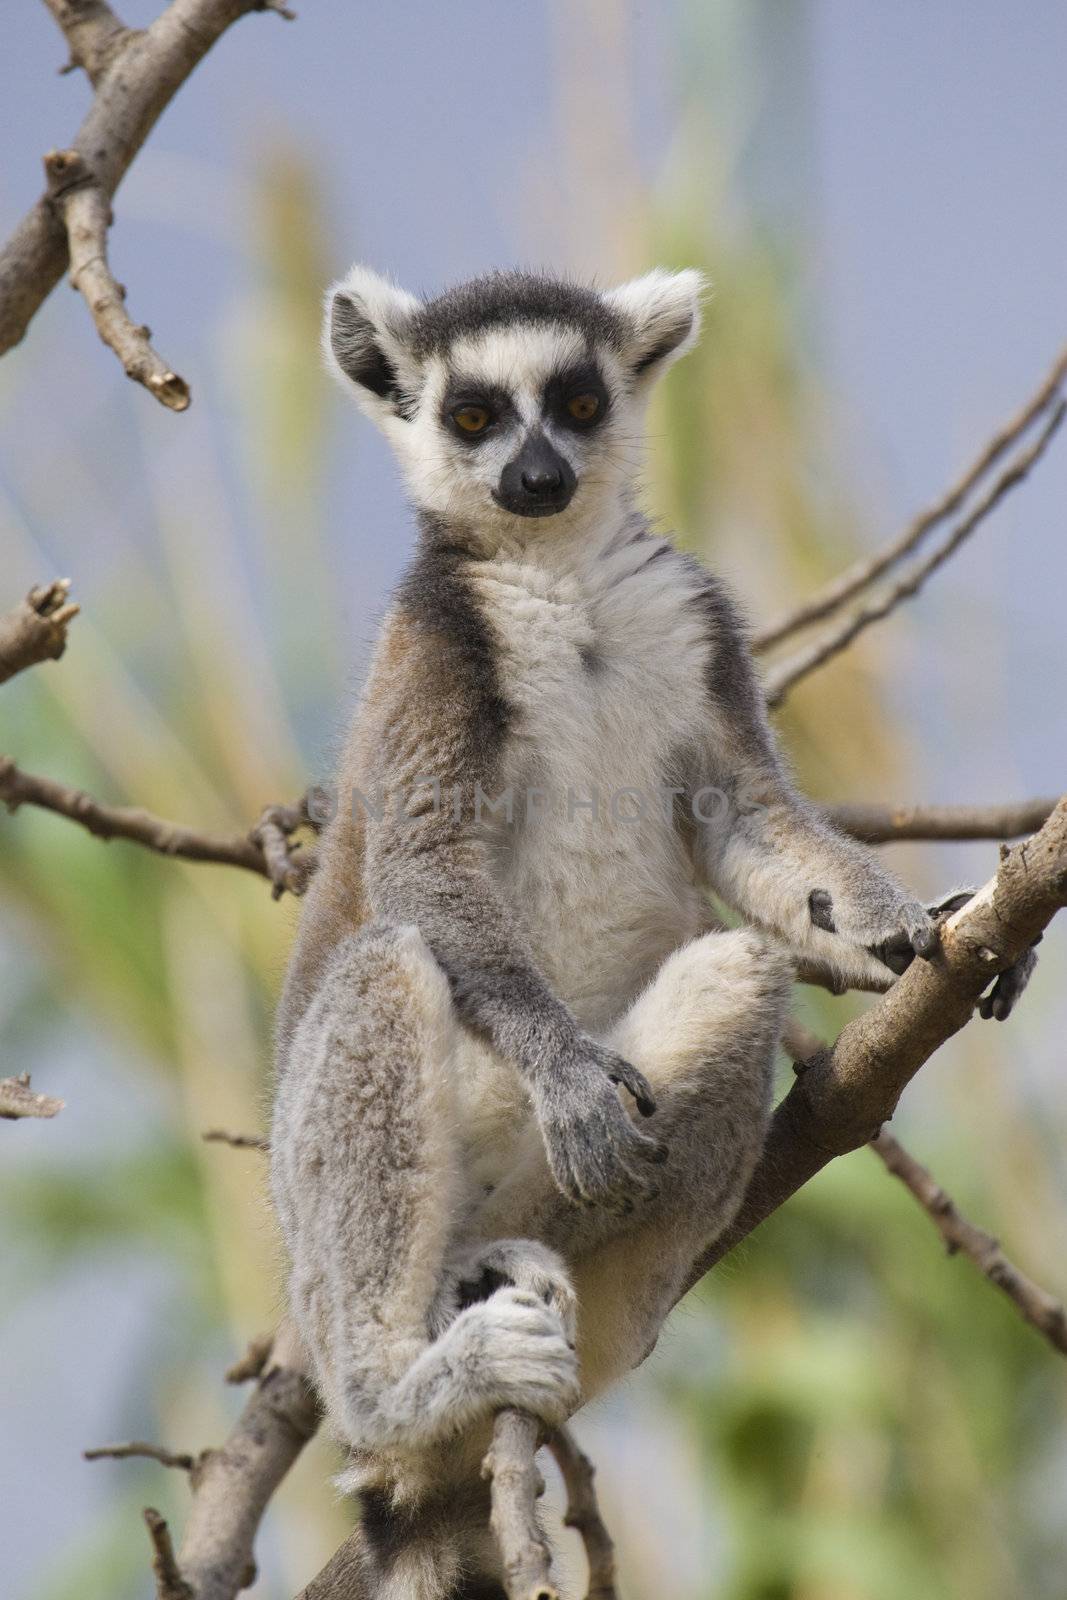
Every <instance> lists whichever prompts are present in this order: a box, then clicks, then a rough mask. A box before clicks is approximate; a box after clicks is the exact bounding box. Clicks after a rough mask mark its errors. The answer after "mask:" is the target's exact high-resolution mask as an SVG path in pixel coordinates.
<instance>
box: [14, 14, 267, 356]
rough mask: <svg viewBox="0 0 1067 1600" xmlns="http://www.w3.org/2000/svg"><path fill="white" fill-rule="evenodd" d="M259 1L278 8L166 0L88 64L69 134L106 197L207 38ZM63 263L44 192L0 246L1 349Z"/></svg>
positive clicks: (18, 334)
mask: <svg viewBox="0 0 1067 1600" xmlns="http://www.w3.org/2000/svg"><path fill="white" fill-rule="evenodd" d="M265 9H271V10H276V11H279V12H281V11H282V8H281V7H280V6H271V7H269V8H268V7H267V6H266V5H264V4H263V0H171V4H170V5H169V6H167V8H166V10H165V11H163V12H161V13H160V15H159V16H158V17H157V18H156V20H155V21H154V22H153V23H152V24H151V26H150V27H148V28H146V29H144V30H129V31H128V32H127V33H126V34H125V36H124V37H123V38H121V39H119V38H118V37H116V38H115V39H114V41H113V50H112V54H111V56H110V59H109V60H108V61H107V62H106V63H102V62H100V61H97V62H96V63H95V65H94V70H95V71H96V72H97V79H96V83H95V88H96V93H95V96H94V98H93V103H92V105H91V106H90V108H89V111H88V113H87V115H86V117H85V120H84V121H83V123H82V125H81V127H80V128H79V130H78V133H77V135H76V137H75V138H74V140H73V142H72V148H73V149H74V150H76V151H77V153H78V155H79V156H81V158H82V160H83V161H84V162H86V164H87V165H88V167H89V168H90V170H91V172H92V175H93V178H94V180H95V182H96V183H97V184H98V185H99V187H100V190H101V193H102V194H103V195H104V196H105V197H106V198H107V199H108V200H110V199H111V198H112V196H113V195H114V193H115V191H116V189H117V188H118V186H119V184H120V183H121V181H122V179H123V177H124V175H125V173H126V171H127V170H128V168H129V166H130V163H131V161H132V160H133V158H134V157H135V156H136V154H137V152H138V150H140V148H141V146H142V144H143V143H144V141H145V139H146V138H147V137H148V135H149V133H150V132H151V131H152V128H153V127H154V126H155V123H156V120H157V118H158V117H159V115H160V113H161V112H162V111H163V110H164V109H165V107H166V106H167V105H168V104H169V103H170V101H171V99H172V98H173V96H174V95H175V93H176V92H177V91H178V89H180V88H181V86H182V84H183V83H184V82H185V80H186V78H188V77H189V75H190V73H191V72H192V71H193V70H194V68H195V67H197V66H198V65H199V63H200V62H201V61H202V60H203V58H204V56H205V55H206V54H207V52H208V51H209V50H210V49H211V47H212V45H213V44H215V42H216V41H217V40H218V39H219V38H220V37H221V35H222V34H224V33H225V32H226V29H227V28H229V27H230V26H231V25H232V24H233V23H234V22H236V21H237V20H238V18H239V17H243V16H245V15H246V14H247V13H248V12H250V11H261V10H265ZM52 10H53V14H54V15H56V16H57V20H58V18H59V8H58V6H57V5H53V6H52ZM282 14H284V13H282ZM61 26H62V23H61ZM64 31H66V29H65V30H64ZM68 37H69V35H68ZM84 37H85V38H88V37H89V36H88V35H85V36H84ZM97 37H98V38H99V32H98V34H97ZM66 265H67V230H66V228H65V227H64V225H63V219H62V217H61V216H60V215H59V213H58V211H57V209H56V207H55V205H54V204H53V202H52V199H51V197H50V196H49V195H48V194H47V193H46V194H44V195H42V197H41V198H40V200H38V201H37V204H36V205H35V206H34V207H33V208H32V210H30V211H29V212H28V213H27V214H26V216H25V217H24V218H23V219H22V221H21V222H20V223H19V225H18V227H17V228H16V229H15V232H14V233H13V234H12V236H11V238H10V239H9V240H8V242H7V244H6V245H5V246H4V248H3V250H2V251H0V354H3V352H4V351H5V350H10V349H11V347H12V346H13V345H16V344H18V342H19V340H20V339H21V338H22V337H23V335H24V334H25V332H26V329H27V328H28V327H29V325H30V322H31V321H32V319H33V317H34V315H35V313H36V312H37V310H38V309H39V307H40V306H41V304H42V303H43V301H44V300H45V299H47V297H48V295H50V294H51V292H52V290H53V289H54V288H55V286H56V284H57V283H58V282H59V279H60V278H61V277H62V275H63V272H64V270H65V268H66Z"/></svg>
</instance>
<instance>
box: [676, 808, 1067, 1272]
mask: <svg viewBox="0 0 1067 1600" xmlns="http://www.w3.org/2000/svg"><path fill="white" fill-rule="evenodd" d="M1065 904H1067V797H1064V799H1062V800H1060V801H1059V803H1058V804H1057V806H1056V808H1055V810H1054V811H1053V813H1052V815H1051V816H1050V817H1049V819H1048V821H1047V822H1046V823H1045V825H1044V827H1043V828H1042V829H1041V831H1040V832H1039V833H1037V834H1035V835H1034V837H1033V838H1032V839H1027V840H1025V841H1024V842H1023V843H1022V844H1018V845H1016V846H1014V848H1012V849H1010V850H1006V851H1005V854H1004V856H1003V859H1002V860H1001V863H1000V868H999V870H998V872H997V874H996V876H995V877H994V878H993V879H991V881H990V882H989V883H988V884H987V885H986V886H985V888H984V889H982V890H981V891H980V892H979V893H978V894H977V895H976V896H975V897H974V898H973V899H972V900H970V901H969V902H968V903H967V905H965V906H964V907H963V909H962V910H961V911H958V912H956V913H955V915H954V916H952V917H950V918H949V919H948V921H947V922H946V923H945V924H944V925H943V927H942V929H941V948H940V950H939V952H938V954H937V955H936V956H935V957H934V959H932V960H929V961H926V960H919V959H917V960H915V961H913V962H912V964H911V966H910V967H909V968H908V970H907V971H906V972H905V973H904V974H903V976H902V977H901V978H899V979H898V980H897V982H896V983H895V984H894V985H893V987H892V988H891V989H890V990H889V992H888V994H886V995H885V996H883V998H882V999H881V1000H880V1001H879V1002H878V1004H877V1005H874V1006H872V1007H871V1009H870V1010H869V1011H866V1012H865V1013H864V1014H863V1015H862V1016H861V1017H858V1018H857V1019H856V1020H855V1021H854V1022H850V1023H849V1024H848V1025H847V1026H846V1027H845V1028H844V1029H843V1030H842V1032H841V1033H840V1034H839V1036H838V1038H837V1041H836V1043H835V1044H834V1045H833V1047H832V1048H830V1049H828V1050H822V1051H821V1052H820V1053H819V1054H818V1055H816V1056H815V1057H814V1059H812V1060H810V1061H808V1062H806V1063H805V1064H804V1066H803V1068H802V1070H801V1071H800V1073H799V1075H798V1078H797V1081H796V1083H795V1084H794V1085H793V1087H792V1088H791V1089H790V1090H789V1092H788V1094H786V1096H785V1097H784V1099H783V1100H782V1101H781V1102H780V1103H779V1105H778V1107H777V1109H776V1111H775V1113H774V1116H773V1118H772V1121H771V1126H770V1131H769V1133H768V1137H767V1142H766V1145H765V1147H764V1150H763V1154H762V1156H761V1157H760V1160H759V1162H758V1163H757V1166H756V1170H755V1172H754V1173H753V1176H752V1180H751V1182H750V1184H749V1187H748V1191H747V1193H746V1195H745V1198H744V1201H743V1202H742V1205H741V1209H740V1212H739V1213H738V1216H737V1217H736V1218H735V1220H734V1222H733V1223H732V1224H731V1226H730V1227H729V1228H728V1229H727V1230H726V1232H725V1233H724V1234H723V1235H722V1236H721V1237H720V1238H719V1239H717V1240H716V1241H715V1242H714V1243H713V1244H711V1245H710V1246H709V1247H708V1248H707V1249H706V1250H705V1251H704V1252H703V1254H702V1255H701V1256H700V1258H699V1259H698V1261H697V1262H696V1263H695V1264H694V1268H693V1271H692V1273H691V1275H690V1278H689V1283H688V1285H687V1287H691V1286H692V1285H693V1284H694V1283H696V1282H697V1281H698V1280H699V1279H700V1278H702V1277H703V1276H704V1274H705V1273H706V1272H708V1271H709V1270H710V1269H711V1268H712V1267H713V1266H714V1265H715V1264H716V1262H718V1261H721V1260H722V1258H723V1256H725V1255H727V1254H729V1252H730V1251H731V1250H732V1249H733V1248H734V1246H735V1245H736V1244H738V1243H740V1241H741V1240H742V1239H744V1238H746V1237H747V1236H748V1234H750V1233H751V1232H752V1231H753V1229H754V1228H756V1227H758V1225H759V1224H760V1223H761V1222H762V1221H764V1219H765V1218H766V1217H768V1216H770V1214H771V1213H772V1212H773V1211H776V1210H777V1209H778V1207H779V1206H780V1205H782V1204H784V1202H785V1201H786V1200H788V1199H789V1197H790V1196H791V1195H793V1194H795V1193H796V1191H797V1190H798V1189H800V1188H801V1187H802V1186H803V1185H804V1184H805V1183H807V1181H808V1179H809V1178H812V1177H814V1176H815V1174H816V1173H817V1172H819V1171H821V1169H822V1168H823V1167H824V1166H826V1165H827V1163H828V1162H830V1161H832V1160H833V1158H834V1157H835V1156H838V1155H844V1154H846V1153H847V1152H848V1151H849V1150H855V1149H858V1148H859V1146H860V1145H862V1144H866V1143H867V1142H868V1140H869V1139H871V1138H872V1137H873V1136H874V1133H875V1132H876V1131H877V1129H878V1128H880V1127H881V1125H882V1123H883V1122H887V1121H888V1120H889V1119H890V1117H892V1115H893V1111H894V1110H895V1108H896V1104H897V1101H898V1100H899V1099H900V1096H901V1094H902V1093H903V1091H904V1089H905V1088H906V1087H907V1085H908V1083H909V1082H910V1081H911V1079H912V1077H913V1076H914V1075H915V1073H916V1072H917V1071H918V1070H919V1068H920V1067H921V1066H922V1065H923V1063H924V1062H926V1061H928V1060H929V1058H930V1056H932V1055H933V1053H934V1051H935V1050H936V1049H937V1048H938V1046H939V1045H942V1044H944V1042H945V1040H946V1039H949V1038H951V1037H952V1035H953V1034H954V1033H957V1032H958V1031H959V1029H960V1028H962V1027H963V1026H964V1024H965V1023H966V1022H968V1021H969V1020H970V1017H971V1015H972V1013H973V1011H974V1008H975V1005H976V1004H977V1002H978V1000H979V997H980V996H981V994H982V992H983V990H985V989H986V988H987V987H988V985H989V983H990V982H991V981H992V979H993V978H994V976H995V975H996V974H997V973H998V972H1000V971H1003V970H1004V968H1006V967H1008V966H1010V965H1012V963H1013V962H1015V961H1017V960H1018V959H1019V958H1020V957H1021V956H1022V955H1023V954H1024V953H1025V951H1027V950H1028V949H1029V948H1030V946H1031V945H1032V944H1033V943H1034V941H1035V940H1036V939H1037V937H1038V935H1039V934H1040V933H1042V932H1043V930H1044V929H1045V927H1046V926H1047V925H1048V923H1049V922H1050V921H1051V920H1052V917H1053V916H1054V915H1055V913H1056V912H1057V911H1058V910H1060V909H1061V907H1063V906H1064V905H1065Z"/></svg>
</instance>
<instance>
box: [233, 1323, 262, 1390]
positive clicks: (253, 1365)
mask: <svg viewBox="0 0 1067 1600" xmlns="http://www.w3.org/2000/svg"><path fill="white" fill-rule="evenodd" d="M273 1349H274V1335H273V1333H261V1334H260V1335H259V1337H258V1339H250V1340H249V1343H248V1348H247V1350H246V1351H245V1353H244V1355H243V1356H242V1357H241V1358H240V1360H239V1361H235V1362H234V1364H233V1366H232V1367H227V1368H226V1382H227V1383H250V1382H251V1380H252V1379H253V1378H258V1377H259V1376H260V1375H261V1374H262V1372H263V1368H264V1367H265V1366H266V1365H267V1362H268V1361H269V1360H270V1358H271V1352H272V1351H273Z"/></svg>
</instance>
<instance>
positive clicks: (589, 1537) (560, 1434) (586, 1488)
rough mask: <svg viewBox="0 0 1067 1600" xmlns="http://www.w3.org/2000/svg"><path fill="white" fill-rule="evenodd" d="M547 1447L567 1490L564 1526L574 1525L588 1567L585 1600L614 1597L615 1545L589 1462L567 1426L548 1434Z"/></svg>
mask: <svg viewBox="0 0 1067 1600" xmlns="http://www.w3.org/2000/svg"><path fill="white" fill-rule="evenodd" d="M548 1448H549V1449H550V1450H551V1452H552V1454H553V1456H554V1457H555V1458H556V1465H557V1466H558V1467H559V1470H560V1472H561V1473H562V1475H563V1486H564V1488H565V1489H566V1491H567V1509H566V1511H565V1512H564V1513H563V1524H564V1527H567V1528H574V1529H576V1530H577V1532H578V1533H579V1534H580V1535H581V1540H582V1543H583V1545H584V1546H585V1559H586V1564H587V1565H588V1568H589V1581H588V1586H587V1591H586V1600H618V1596H617V1593H616V1589H615V1546H614V1545H613V1544H612V1542H611V1535H610V1534H609V1533H608V1530H607V1528H606V1527H605V1526H604V1521H603V1518H602V1517H601V1515H600V1507H599V1505H598V1504H597V1498H596V1490H595V1488H594V1487H593V1480H594V1478H595V1476H596V1473H595V1470H594V1467H593V1463H592V1462H591V1461H590V1459H589V1457H588V1456H587V1455H586V1454H585V1453H584V1451H583V1450H582V1449H581V1448H580V1447H579V1445H578V1443H577V1441H576V1440H575V1438H574V1436H573V1434H571V1433H570V1431H569V1430H568V1429H567V1428H557V1429H556V1430H555V1432H554V1433H552V1434H550V1435H549V1439H548Z"/></svg>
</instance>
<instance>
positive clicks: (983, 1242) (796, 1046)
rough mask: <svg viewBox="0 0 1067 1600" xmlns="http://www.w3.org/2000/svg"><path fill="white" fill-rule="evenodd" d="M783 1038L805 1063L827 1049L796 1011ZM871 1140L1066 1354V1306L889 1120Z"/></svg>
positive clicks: (937, 1220)
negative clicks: (966, 1212) (963, 1205)
mask: <svg viewBox="0 0 1067 1600" xmlns="http://www.w3.org/2000/svg"><path fill="white" fill-rule="evenodd" d="M782 1044H783V1046H784V1047H785V1050H786V1052H787V1053H788V1054H789V1055H790V1056H791V1057H792V1059H793V1061H794V1062H796V1063H797V1065H798V1066H799V1067H800V1068H801V1069H803V1067H804V1064H805V1063H806V1062H809V1061H813V1060H814V1059H815V1058H816V1057H818V1056H819V1055H820V1054H821V1053H822V1052H823V1051H825V1049H826V1045H825V1044H824V1043H823V1041H822V1040H821V1039H820V1038H819V1037H818V1036H817V1035H816V1034H814V1033H812V1032H811V1031H810V1029H808V1028H806V1027H805V1026H804V1024H803V1023H802V1022H799V1021H798V1020H797V1018H796V1017H790V1018H789V1020H788V1022H787V1023H786V1026H785V1028H784V1030H783V1033H782ZM868 1143H869V1145H870V1148H871V1149H872V1150H873V1151H874V1153H875V1155H877V1156H878V1157H879V1158H880V1159H881V1160H882V1161H883V1162H884V1163H885V1166H886V1168H887V1170H888V1171H889V1172H891V1173H892V1174H893V1176H894V1177H895V1178H899V1179H900V1181H901V1183H903V1184H904V1185H905V1186H906V1187H907V1188H908V1189H910V1190H911V1192H912V1194H913V1195H914V1196H915V1198H916V1200H918V1202H919V1204H920V1205H921V1206H922V1208H923V1210H924V1211H925V1212H926V1213H927V1215H928V1216H929V1217H930V1220H931V1222H932V1223H933V1224H934V1226H935V1228H936V1229H937V1230H938V1232H939V1233H940V1235H941V1237H942V1239H944V1241H945V1246H946V1248H947V1250H948V1253H949V1255H955V1254H956V1253H957V1252H962V1253H963V1254H964V1255H966V1256H968V1257H969V1259H970V1260H971V1261H973V1262H974V1264H975V1266H976V1267H977V1268H978V1270H979V1271H980V1272H982V1273H984V1274H985V1276H986V1277H987V1278H988V1279H989V1281H990V1282H991V1283H993V1284H995V1285H996V1287H997V1288H998V1289H1002V1290H1003V1291H1004V1293H1005V1294H1006V1295H1007V1296H1008V1298H1009V1300H1012V1301H1013V1302H1014V1303H1015V1306H1016V1307H1017V1309H1018V1310H1019V1312H1020V1313H1021V1314H1022V1316H1023V1317H1024V1318H1025V1319H1026V1321H1027V1322H1029V1323H1030V1324H1031V1325H1032V1326H1033V1327H1035V1328H1036V1329H1037V1330H1038V1332H1039V1333H1041V1334H1043V1335H1044V1336H1045V1338H1046V1339H1047V1340H1048V1342H1049V1343H1050V1344H1051V1345H1052V1346H1053V1348H1054V1349H1056V1350H1059V1351H1060V1352H1061V1353H1062V1354H1063V1355H1067V1312H1065V1310H1064V1307H1063V1305H1062V1304H1061V1302H1060V1301H1058V1300H1055V1299H1053V1297H1052V1295H1050V1294H1049V1293H1048V1292H1047V1290H1045V1289H1042V1288H1041V1286H1040V1285H1039V1284H1036V1283H1034V1282H1033V1280H1032V1279H1031V1278H1028V1277H1027V1276H1026V1274H1025V1273H1024V1272H1021V1271H1020V1270H1019V1268H1018V1267H1016V1266H1015V1265H1014V1264H1013V1263H1012V1262H1011V1261H1009V1260H1008V1258H1007V1257H1006V1256H1005V1254H1004V1252H1003V1251H1002V1250H1001V1248H1000V1245H999V1244H998V1242H997V1240H996V1239H994V1238H993V1236H992V1234H990V1233H986V1231H985V1230H984V1228H979V1227H977V1226H976V1225H975V1224H974V1223H973V1222H969V1221H968V1220H967V1218H966V1217H964V1216H962V1215H961V1214H960V1211H959V1209H958V1208H957V1206H956V1204H955V1202H954V1201H953V1200H952V1199H951V1198H950V1196H949V1195H948V1194H946V1192H945V1190H944V1189H943V1188H942V1187H941V1185H940V1184H939V1183H938V1182H937V1180H936V1178H935V1177H934V1176H933V1174H932V1173H931V1172H929V1171H927V1169H926V1168H925V1167H924V1166H923V1165H922V1164H921V1163H920V1162H918V1161H916V1159H915V1157H914V1156H913V1155H911V1154H909V1152H908V1151H907V1150H906V1149H905V1148H904V1146H903V1145H902V1144H901V1142H900V1140H899V1139H897V1138H896V1137H895V1136H894V1135H893V1134H892V1133H890V1131H889V1128H888V1127H887V1126H885V1125H883V1126H882V1127H881V1128H880V1129H879V1130H878V1132H877V1133H876V1134H875V1135H874V1137H873V1138H872V1139H870V1140H869V1141H868Z"/></svg>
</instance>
